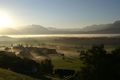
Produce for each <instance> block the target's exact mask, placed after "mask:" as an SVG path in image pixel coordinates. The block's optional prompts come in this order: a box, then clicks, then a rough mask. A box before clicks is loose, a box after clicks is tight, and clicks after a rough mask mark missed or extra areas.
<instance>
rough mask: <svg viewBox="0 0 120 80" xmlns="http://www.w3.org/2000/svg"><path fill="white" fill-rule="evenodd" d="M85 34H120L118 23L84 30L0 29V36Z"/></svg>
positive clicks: (38, 27) (36, 26)
mask: <svg viewBox="0 0 120 80" xmlns="http://www.w3.org/2000/svg"><path fill="white" fill-rule="evenodd" d="M83 33H84V34H86V33H94V34H103V33H105V34H115V33H116V34H117V33H120V21H115V22H114V23H110V24H100V25H92V26H87V27H85V28H82V29H81V28H71V29H70V28H68V29H67V28H66V29H65V28H64V29H58V28H53V27H48V28H47V27H43V26H41V25H35V24H33V25H28V26H24V27H22V28H21V29H18V30H16V29H12V28H4V29H0V35H12V34H20V35H21V34H25V35H27V34H28V35H36V34H83Z"/></svg>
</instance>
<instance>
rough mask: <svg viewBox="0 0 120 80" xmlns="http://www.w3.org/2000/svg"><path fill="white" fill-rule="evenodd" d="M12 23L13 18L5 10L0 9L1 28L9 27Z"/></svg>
mask: <svg viewBox="0 0 120 80" xmlns="http://www.w3.org/2000/svg"><path fill="white" fill-rule="evenodd" d="M11 25H12V18H11V16H10V15H8V14H7V13H5V12H2V11H0V28H4V27H9V26H11Z"/></svg>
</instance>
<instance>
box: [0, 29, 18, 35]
mask: <svg viewBox="0 0 120 80" xmlns="http://www.w3.org/2000/svg"><path fill="white" fill-rule="evenodd" d="M12 34H20V32H19V31H17V30H15V29H13V28H2V29H0V35H12Z"/></svg>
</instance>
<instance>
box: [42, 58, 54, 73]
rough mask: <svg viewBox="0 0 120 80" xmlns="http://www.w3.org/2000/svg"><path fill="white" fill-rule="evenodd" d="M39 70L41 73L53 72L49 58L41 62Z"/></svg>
mask: <svg viewBox="0 0 120 80" xmlns="http://www.w3.org/2000/svg"><path fill="white" fill-rule="evenodd" d="M41 71H42V73H43V74H53V65H52V62H51V60H50V59H45V60H43V61H42V62H41Z"/></svg>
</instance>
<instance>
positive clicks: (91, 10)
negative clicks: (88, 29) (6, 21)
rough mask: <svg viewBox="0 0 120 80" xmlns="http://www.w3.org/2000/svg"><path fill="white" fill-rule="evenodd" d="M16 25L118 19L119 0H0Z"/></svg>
mask: <svg viewBox="0 0 120 80" xmlns="http://www.w3.org/2000/svg"><path fill="white" fill-rule="evenodd" d="M0 10H2V11H5V12H7V13H8V14H9V15H10V16H11V17H12V18H13V20H14V22H15V23H16V25H19V26H21V25H28V24H40V25H43V26H45V27H57V28H65V27H70V28H75V27H76V28H80V27H82V26H87V25H92V24H101V23H110V22H113V21H116V20H119V19H120V0H0Z"/></svg>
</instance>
